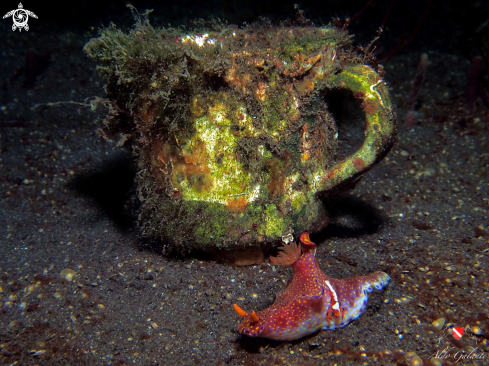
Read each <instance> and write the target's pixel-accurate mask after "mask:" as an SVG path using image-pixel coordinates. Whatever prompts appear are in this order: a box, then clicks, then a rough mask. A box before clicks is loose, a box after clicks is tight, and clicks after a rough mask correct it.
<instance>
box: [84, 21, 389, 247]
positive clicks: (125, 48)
mask: <svg viewBox="0 0 489 366" xmlns="http://www.w3.org/2000/svg"><path fill="white" fill-rule="evenodd" d="M85 51H86V52H87V53H88V55H89V56H90V57H92V58H94V59H95V60H96V62H97V64H98V69H99V71H100V73H101V75H102V77H103V78H104V79H105V81H106V82H107V84H106V92H107V99H106V103H107V104H108V105H109V106H110V112H109V114H108V116H107V118H106V126H105V130H106V132H107V133H111V134H115V133H120V134H121V135H122V140H123V141H125V140H127V141H129V142H130V143H131V144H132V147H133V152H134V155H135V157H136V160H137V163H138V168H137V169H138V172H137V174H136V183H137V192H138V196H139V201H140V208H139V217H138V221H139V224H140V225H139V226H140V228H141V231H142V233H143V235H145V236H147V237H150V238H157V239H162V240H164V241H166V242H171V243H173V244H174V245H176V246H181V248H186V249H196V248H216V247H217V248H235V247H236V246H237V247H247V246H259V245H262V244H263V243H271V242H273V241H276V240H280V239H282V238H283V237H284V236H287V235H290V234H296V233H300V232H302V231H304V230H308V229H310V228H311V227H314V226H315V225H316V224H317V223H318V222H321V221H324V219H325V210H324V207H323V203H322V202H321V201H320V200H319V199H318V194H319V193H321V192H323V191H327V190H330V189H332V188H334V187H337V186H338V185H339V184H343V183H348V182H352V181H355V180H356V179H358V178H359V177H360V175H361V174H363V173H365V172H366V171H368V170H369V169H370V168H371V167H372V166H373V165H374V164H375V163H377V162H378V161H379V160H381V159H382V158H383V157H384V156H385V154H386V153H387V152H388V150H389V149H390V147H391V146H392V144H393V142H394V139H395V133H396V126H395V124H396V123H395V117H394V114H393V112H392V110H391V102H390V99H389V95H388V91H387V88H386V85H385V83H384V81H383V80H382V78H381V76H380V75H379V74H377V73H376V72H375V71H374V70H373V69H372V68H371V67H369V66H367V65H364V64H363V63H362V58H361V57H360V55H358V54H356V53H355V51H353V48H352V47H351V44H350V37H349V36H348V35H347V34H346V33H345V31H343V30H340V29H336V28H318V27H312V26H311V27H295V26H271V25H269V24H261V25H260V24H258V25H257V24H254V25H251V26H247V27H243V28H239V27H231V26H217V25H215V27H214V30H208V31H206V32H192V33H185V32H182V31H181V30H175V29H155V28H153V27H152V26H150V25H149V23H144V24H143V23H139V24H137V25H136V26H135V28H134V29H133V30H132V31H130V32H129V33H128V34H126V33H123V32H122V31H120V30H118V29H116V28H115V26H111V27H109V28H107V29H105V30H102V32H101V35H100V37H98V38H94V39H91V40H90V42H89V43H88V44H87V45H86V46H85ZM340 89H343V90H346V91H349V92H351V93H352V94H353V95H354V96H355V98H356V99H358V100H359V103H361V106H362V108H363V111H364V114H365V120H366V127H365V139H364V142H363V145H362V146H361V148H360V149H359V150H358V151H356V152H354V153H353V154H351V155H350V156H348V157H346V158H345V159H343V160H341V161H338V162H336V161H335V151H336V149H337V146H338V138H337V136H338V133H337V127H336V124H335V121H334V119H333V117H332V114H331V113H330V112H329V111H328V108H327V105H326V103H325V101H324V93H326V92H328V91H332V90H340ZM260 243H261V244H260Z"/></svg>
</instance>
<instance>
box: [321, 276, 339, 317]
mask: <svg viewBox="0 0 489 366" xmlns="http://www.w3.org/2000/svg"><path fill="white" fill-rule="evenodd" d="M325 282H326V286H328V287H329V290H330V291H331V293H332V294H333V298H334V301H335V304H334V305H333V309H334V310H338V311H340V303H339V301H338V295H337V294H336V291H335V290H334V288H333V286H331V284H330V283H329V281H325Z"/></svg>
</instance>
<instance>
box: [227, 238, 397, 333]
mask: <svg viewBox="0 0 489 366" xmlns="http://www.w3.org/2000/svg"><path fill="white" fill-rule="evenodd" d="M299 240H300V242H301V244H302V255H301V247H300V246H299V245H297V244H295V243H294V242H292V243H291V244H286V245H284V246H283V247H282V248H281V249H282V250H283V252H281V253H280V254H279V255H278V256H277V257H271V258H270V260H271V262H272V264H274V265H291V266H292V268H293V270H294V276H293V277H292V280H291V281H290V283H289V284H288V286H287V288H286V289H285V290H284V291H283V292H281V293H279V294H278V295H277V298H276V299H275V302H274V303H273V304H272V306H270V307H269V308H268V309H265V310H263V311H259V312H257V313H255V312H254V311H253V312H251V313H247V312H245V311H244V310H242V309H241V308H240V307H239V306H238V305H236V304H235V305H234V310H236V312H237V313H238V315H240V316H242V317H243V320H242V322H241V323H240V324H239V325H238V328H237V331H238V332H239V333H241V334H244V335H247V336H250V337H263V338H269V339H274V340H289V341H290V340H294V339H299V338H302V337H304V336H306V335H309V334H311V333H313V332H315V331H317V330H319V329H335V328H342V327H344V326H345V325H347V324H349V323H351V322H352V321H353V320H355V319H356V318H358V317H359V316H360V315H361V314H362V313H363V312H364V311H365V309H366V308H367V300H368V293H369V292H372V291H373V288H376V289H377V290H381V289H383V288H384V287H385V286H386V285H387V284H388V283H389V280H390V277H389V276H388V275H387V274H386V273H384V272H375V273H372V274H370V275H368V276H357V277H351V278H347V279H343V280H338V279H335V278H331V277H329V276H327V275H325V274H324V273H323V272H322V271H321V270H320V269H319V265H318V262H317V260H316V258H315V254H316V244H314V243H313V242H311V241H310V239H309V234H308V233H303V234H302V235H301V236H300V239H299Z"/></svg>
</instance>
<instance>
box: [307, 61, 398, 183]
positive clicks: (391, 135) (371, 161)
mask: <svg viewBox="0 0 489 366" xmlns="http://www.w3.org/2000/svg"><path fill="white" fill-rule="evenodd" d="M328 87H329V88H330V89H334V88H341V89H349V90H351V91H352V92H353V94H354V96H355V98H357V99H361V100H362V107H363V111H364V113H365V119H366V126H365V139H364V141H363V144H362V146H361V147H360V149H358V150H357V151H356V152H355V153H353V154H352V155H351V156H348V157H346V158H345V159H344V160H342V161H340V162H338V163H337V164H335V165H334V166H333V167H331V168H329V169H328V170H326V172H325V173H324V174H323V175H322V176H321V177H320V179H319V180H318V182H316V184H315V189H316V192H320V191H328V190H331V189H333V188H335V189H336V188H338V187H345V186H349V185H352V184H354V183H356V182H357V181H358V179H360V177H361V176H362V174H364V173H365V172H367V171H369V170H370V169H371V168H372V167H373V166H374V165H375V164H377V163H378V162H379V161H380V160H382V158H384V156H385V155H386V154H387V153H388V152H389V150H390V149H391V147H392V145H393V144H394V142H395V140H396V131H397V129H396V127H397V122H396V116H395V114H394V113H393V111H392V104H391V101H390V98H389V94H388V91H387V87H386V85H385V82H384V80H383V79H382V78H381V77H380V76H379V74H377V73H376V72H375V71H374V70H372V69H371V68H370V67H369V66H366V65H350V66H345V67H344V68H343V70H342V71H341V72H339V73H338V74H336V75H334V76H333V77H332V78H331V79H330V82H329V83H328Z"/></svg>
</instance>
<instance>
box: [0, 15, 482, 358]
mask: <svg viewBox="0 0 489 366" xmlns="http://www.w3.org/2000/svg"><path fill="white" fill-rule="evenodd" d="M30 24H31V30H30V31H29V33H25V32H23V33H18V32H17V33H15V34H14V33H12V32H11V30H10V29H9V28H10V26H11V24H10V23H9V24H7V23H6V22H4V23H2V28H1V31H2V37H6V38H5V40H4V43H3V54H2V59H3V61H2V65H3V66H2V68H1V70H0V75H1V80H2V90H1V91H0V93H1V99H0V134H1V139H0V144H1V145H0V149H1V153H0V223H1V224H0V325H1V327H0V363H2V364H17V365H36V364H37V365H126V364H127V365H130V364H136V365H156V364H160V365H335V364H337V365H347V364H350V365H361V364H379V365H382V364H398V365H410V364H413V365H414V364H416V363H414V361H412V359H410V358H409V356H411V354H409V355H408V352H415V353H416V354H417V355H418V356H419V357H420V358H421V359H422V360H423V361H424V363H425V365H429V364H436V362H434V363H433V361H431V360H430V358H432V356H433V355H436V353H437V352H439V355H444V356H445V358H444V359H443V360H442V361H441V362H442V363H438V364H444V365H450V364H463V365H466V364H467V365H469V364H480V365H483V364H488V363H489V345H488V341H487V340H486V336H487V335H489V322H488V319H489V307H488V306H487V304H488V300H489V285H488V283H489V275H488V256H489V251H488V249H489V229H488V228H487V226H488V225H489V221H488V210H489V200H488V197H489V196H488V191H489V186H488V182H487V178H488V174H489V148H488V129H489V110H488V109H487V108H486V107H485V106H484V105H483V103H482V102H481V101H480V99H477V100H476V105H475V109H474V113H473V116H470V117H467V115H466V113H464V112H463V110H462V109H461V108H462V107H463V103H464V100H465V90H466V85H467V78H468V74H469V71H470V62H469V61H468V60H467V59H466V58H465V57H463V56H462V55H461V54H459V53H457V52H456V51H454V50H453V49H452V50H449V51H447V52H440V51H435V50H433V51H431V50H430V49H426V50H425V52H427V53H428V58H429V64H428V70H427V73H426V80H425V83H424V85H423V89H422V90H421V93H420V95H419V98H418V107H417V112H418V119H417V121H416V123H415V124H414V125H413V126H405V125H404V122H403V121H404V116H405V114H406V110H405V108H406V106H405V105H404V104H403V103H404V102H403V101H405V100H406V99H407V96H408V95H409V93H410V90H411V81H412V80H413V78H414V74H415V72H416V67H417V63H418V59H419V55H420V52H419V51H417V50H416V49H411V51H403V52H400V53H399V54H397V55H396V56H395V57H394V58H393V59H392V60H390V61H389V62H388V63H387V64H386V81H387V83H388V85H389V86H390V88H391V93H392V98H393V100H394V104H395V106H396V109H397V113H398V119H399V124H400V128H399V136H398V141H397V143H396V144H395V146H394V148H393V149H392V151H391V153H390V154H389V155H388V156H387V158H385V159H384V160H383V161H382V162H381V163H380V164H378V166H376V167H375V168H374V169H373V170H372V171H371V172H369V173H368V174H367V175H366V176H365V177H364V178H363V179H362V181H361V182H360V183H359V184H358V185H357V186H356V187H355V189H353V190H351V191H349V192H347V193H345V194H343V195H340V196H339V197H336V198H335V200H331V202H330V203H329V205H330V206H329V211H330V214H331V224H330V225H329V227H328V228H327V229H326V230H325V231H324V232H322V233H321V234H320V235H316V236H315V237H312V239H313V240H314V241H317V243H318V251H317V255H316V257H317V259H318V262H319V265H320V267H321V268H322V269H323V270H324V271H325V273H327V274H328V275H331V276H333V277H337V278H345V277H349V276H356V275H364V274H368V273H371V272H373V271H376V270H383V271H385V272H387V273H388V274H389V275H390V276H391V278H392V281H391V283H390V284H389V285H388V286H387V288H386V290H384V291H381V292H375V293H374V294H372V295H371V296H370V299H369V303H368V309H367V311H366V313H364V314H363V315H362V316H361V317H360V318H359V319H357V320H356V321H354V322H353V323H352V324H350V325H348V326H346V327H345V328H342V329H338V330H334V331H321V332H318V333H316V334H313V335H311V336H308V337H306V338H303V339H301V340H298V341H294V342H274V341H269V340H265V339H248V338H244V337H241V336H239V335H238V334H237V333H236V332H235V330H234V329H235V327H236V325H237V323H238V321H239V319H238V318H239V317H238V316H237V315H236V314H235V312H234V311H233V309H232V304H233V303H238V304H239V305H240V306H241V307H242V308H244V309H246V310H248V311H249V310H253V309H255V310H261V309H264V308H265V307H267V306H268V305H270V304H271V303H272V302H273V300H274V298H275V294H276V293H277V292H278V291H280V290H282V289H283V288H284V286H285V285H286V283H287V281H288V280H289V278H290V276H291V270H290V268H286V267H272V266H271V265H270V264H269V263H268V261H267V262H265V263H263V264H260V265H255V266H248V267H237V266H233V265H230V264H220V263H219V262H218V261H213V260H200V259H197V258H192V257H190V258H183V259H182V258H175V257H172V256H165V255H162V254H161V252H158V251H157V250H154V249H150V247H148V246H147V245H146V243H143V242H142V241H141V239H140V238H139V237H138V233H137V229H135V226H134V224H133V222H132V219H131V217H130V216H128V214H127V213H126V210H125V207H127V202H128V199H129V198H130V197H131V187H132V179H133V176H134V172H133V171H132V170H131V157H130V154H128V153H127V151H125V150H123V149H122V148H114V146H115V141H112V142H110V141H109V142H105V141H104V140H102V138H100V137H99V136H98V135H97V134H96V132H95V131H96V130H97V128H99V127H100V126H101V118H102V117H103V111H100V112H92V111H90V108H87V107H84V106H82V105H81V104H80V105H78V104H57V105H46V103H48V102H57V101H70V100H71V101H76V102H78V103H84V100H85V98H89V97H92V96H97V95H103V91H102V82H101V81H100V80H99V78H98V76H96V75H95V74H94V71H93V70H94V65H93V63H91V62H90V61H89V60H88V59H87V58H86V57H85V55H84V54H83V53H82V51H81V50H82V47H83V45H84V43H85V42H86V41H87V40H88V39H89V37H91V36H94V35H95V33H88V32H85V33H83V34H81V35H80V33H74V32H70V31H64V32H61V33H59V32H57V31H53V32H48V31H46V32H44V33H42V34H35V32H36V30H35V28H36V26H39V27H40V24H41V22H40V21H39V22H38V23H35V22H34V21H32V23H30ZM36 105H39V106H38V107H37V108H33V107H35V106H36ZM345 109H346V108H345ZM353 115H354V113H350V112H348V110H346V111H344V113H343V122H340V123H343V125H344V130H345V131H346V132H343V133H342V143H343V144H345V146H348V145H349V144H354V141H355V140H356V138H358V131H357V132H354V129H351V130H349V129H348V125H354V123H353V122H355V121H354V118H353V117H352V116H353ZM350 117H351V118H350ZM357 123H360V122H358V121H357ZM348 131H350V132H348ZM360 134H361V132H360ZM65 269H72V270H73V271H74V272H75V273H76V275H75V277H74V278H73V280H72V281H71V282H70V281H66V280H62V279H61V272H62V271H63V270H65ZM63 274H65V272H63ZM439 318H444V319H446V323H445V326H444V327H443V329H442V330H439V329H437V328H436V327H435V326H434V325H433V324H432V322H433V321H435V320H437V319H439ZM435 324H436V323H435ZM447 325H456V326H461V327H466V326H471V327H474V326H476V327H478V328H474V329H476V331H477V332H479V331H480V333H482V334H481V335H476V334H473V332H472V331H471V330H469V328H466V330H465V334H464V337H463V338H462V339H461V340H459V341H456V340H455V339H454V338H453V337H452V336H451V334H450V332H449V330H447ZM473 349H475V352H473V353H472V354H473V355H474V354H477V356H478V357H479V359H473V358H472V359H470V360H468V359H460V358H456V354H457V352H459V353H458V356H457V357H460V356H461V355H462V354H466V355H467V354H469V353H470V351H471V350H473ZM444 350H448V353H443V351H444ZM407 355H408V356H407Z"/></svg>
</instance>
